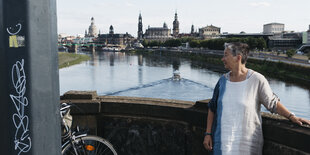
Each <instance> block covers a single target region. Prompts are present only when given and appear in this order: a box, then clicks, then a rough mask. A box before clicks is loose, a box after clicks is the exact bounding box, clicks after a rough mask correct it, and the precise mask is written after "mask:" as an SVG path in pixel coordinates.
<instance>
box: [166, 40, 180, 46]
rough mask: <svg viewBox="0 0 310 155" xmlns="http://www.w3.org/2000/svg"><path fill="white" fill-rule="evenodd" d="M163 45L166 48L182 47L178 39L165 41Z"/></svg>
mask: <svg viewBox="0 0 310 155" xmlns="http://www.w3.org/2000/svg"><path fill="white" fill-rule="evenodd" d="M163 45H164V46H166V47H178V46H181V45H182V42H181V40H179V39H170V40H167V41H165V42H164V44H163Z"/></svg>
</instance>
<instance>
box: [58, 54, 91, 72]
mask: <svg viewBox="0 0 310 155" xmlns="http://www.w3.org/2000/svg"><path fill="white" fill-rule="evenodd" d="M89 59H90V57H89V56H87V55H82V54H74V53H64V52H59V53H58V66H59V69H60V68H64V67H68V66H72V65H75V64H79V63H81V62H82V61H86V60H89Z"/></svg>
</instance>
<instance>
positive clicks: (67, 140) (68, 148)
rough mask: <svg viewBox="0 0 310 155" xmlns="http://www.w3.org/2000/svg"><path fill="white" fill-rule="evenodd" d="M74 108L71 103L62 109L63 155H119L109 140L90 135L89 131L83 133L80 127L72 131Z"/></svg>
mask: <svg viewBox="0 0 310 155" xmlns="http://www.w3.org/2000/svg"><path fill="white" fill-rule="evenodd" d="M72 106H73V105H72V104H69V103H62V104H61V108H60V116H61V119H62V122H61V128H62V135H61V136H62V137H61V140H62V151H61V153H62V155H110V154H111V155H117V153H116V151H115V149H114V148H113V146H112V144H111V143H110V142H108V141H107V140H105V139H103V138H101V137H98V136H93V135H88V134H87V131H81V130H80V129H79V127H78V126H77V127H76V129H75V130H71V125H72V116H71V115H70V108H71V107H72Z"/></svg>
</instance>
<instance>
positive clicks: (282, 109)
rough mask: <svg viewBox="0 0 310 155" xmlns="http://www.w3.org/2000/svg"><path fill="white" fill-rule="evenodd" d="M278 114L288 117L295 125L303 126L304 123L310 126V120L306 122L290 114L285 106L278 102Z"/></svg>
mask: <svg viewBox="0 0 310 155" xmlns="http://www.w3.org/2000/svg"><path fill="white" fill-rule="evenodd" d="M277 113H278V114H279V115H282V116H284V117H286V118H287V119H289V120H291V121H292V122H294V123H297V124H298V125H302V124H303V123H305V124H308V125H310V120H306V119H303V118H300V117H296V116H295V115H294V114H293V113H291V112H289V111H288V110H287V109H286V108H285V107H284V105H283V104H281V103H280V101H278V103H277Z"/></svg>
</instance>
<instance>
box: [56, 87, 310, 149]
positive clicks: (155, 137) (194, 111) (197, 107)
mask: <svg viewBox="0 0 310 155" xmlns="http://www.w3.org/2000/svg"><path fill="white" fill-rule="evenodd" d="M61 102H71V103H73V104H75V105H77V107H79V108H74V107H73V108H72V111H71V114H72V115H73V126H76V125H77V124H78V125H79V126H80V127H82V128H87V129H89V132H90V134H96V135H98V136H101V137H103V138H105V139H107V140H109V141H110V142H111V143H112V144H113V146H114V147H115V148H116V150H117V151H118V154H120V155H165V154H167V155H173V154H177V155H180V154H184V155H200V154H208V152H207V151H206V150H205V149H204V147H203V144H202V142H203V138H204V136H203V133H204V131H205V127H206V118H207V102H208V100H204V101H197V102H196V103H195V102H188V101H180V100H166V99H154V98H137V97H119V96H97V94H96V92H94V91H93V92H78V91H70V92H67V93H66V94H64V95H63V96H61ZM79 109H80V110H79ZM262 116H263V132H264V133H263V134H264V150H263V151H264V154H270V155H271V154H272V155H273V154H310V127H309V126H308V127H306V126H297V125H294V124H292V123H291V122H289V121H288V120H286V119H284V118H282V117H280V116H277V115H272V114H267V113H263V115H262Z"/></svg>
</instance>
